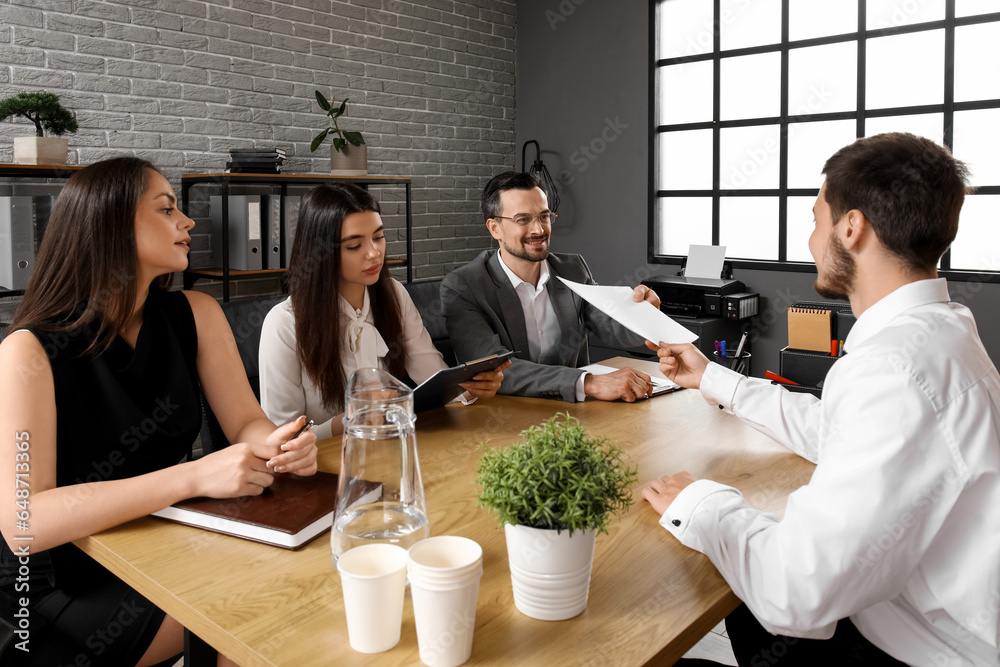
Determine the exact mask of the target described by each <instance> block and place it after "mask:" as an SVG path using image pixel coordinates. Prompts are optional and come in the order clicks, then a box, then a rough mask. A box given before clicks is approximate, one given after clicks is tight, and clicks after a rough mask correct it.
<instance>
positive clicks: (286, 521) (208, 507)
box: [153, 472, 381, 549]
mask: <svg viewBox="0 0 1000 667" xmlns="http://www.w3.org/2000/svg"><path fill="white" fill-rule="evenodd" d="M380 486H381V485H379V484H374V483H373V484H372V492H371V493H370V494H368V495H369V496H370V499H371V500H374V499H376V498H377V497H378V495H379V492H380ZM336 506H337V475H335V474H334V473H329V472H317V473H316V474H315V475H311V476H309V477H300V476H298V475H293V474H291V473H286V474H280V475H276V476H275V478H274V483H273V484H272V485H271V486H270V487H268V488H267V489H266V490H265V491H264V493H262V494H261V495H259V496H242V497H240V498H225V499H216V498H191V499H189V500H183V501H181V502H179V503H177V504H175V505H171V506H170V507H167V508H165V509H162V510H160V511H158V512H153V516H158V517H160V518H163V519H168V520H170V521H176V522H177V523H183V524H185V525H188V526H196V527H198V528H205V529H206V530H211V531H214V532H217V533H224V534H226V535H233V536H235V537H242V538H244V539H248V540H254V541H255V542H263V543H265V544H271V545H274V546H276V547H282V548H284V549H298V548H300V547H302V546H303V545H305V544H306V543H307V542H309V541H310V540H312V539H313V538H315V537H317V536H319V535H320V534H321V533H323V532H325V531H326V530H328V529H329V528H330V526H332V525H333V513H334V510H335V509H336Z"/></svg>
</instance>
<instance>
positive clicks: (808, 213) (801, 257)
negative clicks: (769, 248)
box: [785, 197, 816, 262]
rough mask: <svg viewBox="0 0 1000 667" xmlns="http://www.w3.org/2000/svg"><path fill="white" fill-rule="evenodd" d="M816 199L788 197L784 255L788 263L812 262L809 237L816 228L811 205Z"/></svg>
mask: <svg viewBox="0 0 1000 667" xmlns="http://www.w3.org/2000/svg"><path fill="white" fill-rule="evenodd" d="M815 203H816V197H789V198H788V203H787V205H786V208H785V210H786V211H787V218H786V223H785V224H786V228H787V230H788V234H787V238H788V244H787V245H786V246H785V254H786V255H787V256H788V261H789V262H812V261H813V256H812V253H810V252H809V236H810V235H811V234H812V232H813V228H814V227H815V226H816V225H815V223H813V212H812V207H813V204H815Z"/></svg>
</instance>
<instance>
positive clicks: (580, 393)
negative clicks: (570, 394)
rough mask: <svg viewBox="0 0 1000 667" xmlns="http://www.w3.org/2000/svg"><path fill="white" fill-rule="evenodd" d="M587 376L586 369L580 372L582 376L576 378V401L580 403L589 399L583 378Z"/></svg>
mask: <svg viewBox="0 0 1000 667" xmlns="http://www.w3.org/2000/svg"><path fill="white" fill-rule="evenodd" d="M585 377H587V372H586V371H584V372H583V373H580V377H578V378H577V379H576V402H577V403H580V402H582V401H585V400H587V392H585V391H584V390H583V379H584V378H585Z"/></svg>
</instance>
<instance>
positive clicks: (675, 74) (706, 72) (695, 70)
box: [656, 61, 713, 125]
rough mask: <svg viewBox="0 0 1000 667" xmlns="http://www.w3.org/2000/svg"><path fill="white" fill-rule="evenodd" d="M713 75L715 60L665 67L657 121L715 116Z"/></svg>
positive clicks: (705, 119) (695, 121)
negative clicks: (713, 111)
mask: <svg viewBox="0 0 1000 667" xmlns="http://www.w3.org/2000/svg"><path fill="white" fill-rule="evenodd" d="M712 77H713V74H712V63H711V61H708V62H702V63H685V64H683V65H671V66H669V67H661V68H660V81H659V88H658V89H657V91H656V97H657V101H658V104H657V107H658V109H659V114H658V115H657V124H658V125H669V124H672V123H698V122H703V121H710V120H712Z"/></svg>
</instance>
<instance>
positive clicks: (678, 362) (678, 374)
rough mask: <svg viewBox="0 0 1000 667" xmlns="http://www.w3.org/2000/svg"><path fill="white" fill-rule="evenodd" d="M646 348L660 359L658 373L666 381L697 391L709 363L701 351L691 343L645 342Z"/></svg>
mask: <svg viewBox="0 0 1000 667" xmlns="http://www.w3.org/2000/svg"><path fill="white" fill-rule="evenodd" d="M646 347H648V348H649V349H651V350H653V351H654V352H656V355H657V356H658V357H659V359H660V372H661V373H663V374H664V375H665V376H666V377H667V378H668V379H670V380H672V381H673V382H676V383H677V384H679V385H680V386H682V387H686V388H688V389H698V388H699V387H700V386H701V377H702V376H703V375H704V374H705V369H706V368H707V367H708V364H709V363H711V362H709V360H708V357H706V356H705V355H704V354H702V353H701V350H699V349H698V348H696V347H695V346H694V345H692V344H691V343H681V344H671V345H667V344H666V343H659V344H656V343H653V342H651V341H648V340H647V341H646Z"/></svg>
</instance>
